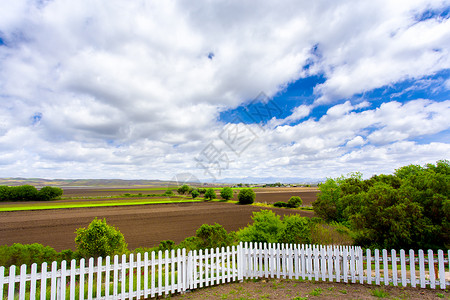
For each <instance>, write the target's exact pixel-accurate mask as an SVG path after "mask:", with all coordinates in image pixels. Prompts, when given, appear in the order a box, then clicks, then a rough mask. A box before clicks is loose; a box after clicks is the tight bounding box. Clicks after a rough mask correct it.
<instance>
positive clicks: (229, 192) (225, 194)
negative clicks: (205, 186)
mask: <svg viewBox="0 0 450 300" xmlns="http://www.w3.org/2000/svg"><path fill="white" fill-rule="evenodd" d="M220 197H222V198H223V199H225V200H230V199H231V198H233V189H232V188H230V187H228V186H226V187H224V188H223V189H222V190H221V191H220Z"/></svg>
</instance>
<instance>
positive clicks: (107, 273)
mask: <svg viewBox="0 0 450 300" xmlns="http://www.w3.org/2000/svg"><path fill="white" fill-rule="evenodd" d="M70 268H71V269H70V275H71V277H70V278H72V265H71V267H70ZM74 275H75V273H74ZM70 280H71V281H70V284H72V279H70ZM110 282H111V257H110V256H107V257H106V259H105V298H106V299H108V298H109V286H110ZM71 289H72V288H71ZM70 292H71V293H72V290H71V291H70ZM70 297H71V298H70V299H73V298H72V296H70Z"/></svg>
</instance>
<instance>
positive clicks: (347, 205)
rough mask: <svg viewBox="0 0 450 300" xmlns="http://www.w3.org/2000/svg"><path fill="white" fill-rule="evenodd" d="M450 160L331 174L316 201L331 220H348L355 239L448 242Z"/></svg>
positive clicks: (411, 244)
mask: <svg viewBox="0 0 450 300" xmlns="http://www.w3.org/2000/svg"><path fill="white" fill-rule="evenodd" d="M449 182H450V165H449V161H448V160H440V161H438V162H436V164H427V165H426V166H424V167H421V166H418V165H409V166H404V167H401V168H399V169H397V170H396V171H395V173H394V174H393V175H383V174H381V175H375V176H373V177H372V178H370V179H368V180H362V179H361V176H360V175H359V174H357V173H356V174H355V173H354V174H351V175H349V176H348V177H343V176H341V177H340V178H337V179H328V180H327V181H326V182H325V183H323V184H321V185H320V191H321V193H320V194H319V196H318V199H317V200H316V201H315V202H314V203H313V207H314V211H315V213H316V215H318V216H319V217H321V218H323V219H324V220H326V221H328V222H347V223H349V224H350V225H351V227H352V229H353V230H354V231H356V232H357V235H356V243H357V244H358V245H361V246H366V247H380V248H405V249H407V248H414V249H418V248H424V249H427V248H431V249H438V248H448V247H449V246H450V188H449V187H450V184H449Z"/></svg>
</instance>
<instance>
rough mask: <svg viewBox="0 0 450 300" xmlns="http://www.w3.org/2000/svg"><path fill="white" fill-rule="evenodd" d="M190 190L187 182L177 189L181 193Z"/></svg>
mask: <svg viewBox="0 0 450 300" xmlns="http://www.w3.org/2000/svg"><path fill="white" fill-rule="evenodd" d="M188 192H189V186H188V185H187V184H183V185H182V186H180V187H179V188H178V189H177V193H178V194H180V195H184V194H187V193H188Z"/></svg>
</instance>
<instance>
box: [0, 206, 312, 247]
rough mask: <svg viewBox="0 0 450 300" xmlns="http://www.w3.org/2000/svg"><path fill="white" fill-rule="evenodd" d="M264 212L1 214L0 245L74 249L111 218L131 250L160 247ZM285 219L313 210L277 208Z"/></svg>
mask: <svg viewBox="0 0 450 300" xmlns="http://www.w3.org/2000/svg"><path fill="white" fill-rule="evenodd" d="M260 209H261V208H260V207H255V206H241V205H235V204H230V203H218V202H211V203H209V202H201V203H190V204H189V203H184V204H153V205H139V206H122V207H100V208H73V209H58V210H40V211H39V210H38V211H18V212H0V245H4V244H7V245H11V244H13V243H22V244H31V243H40V244H43V245H48V246H51V247H53V248H55V249H56V250H57V251H60V250H63V249H73V250H75V242H74V239H75V230H76V229H77V228H80V227H86V226H88V225H89V223H90V222H91V221H92V220H93V219H94V218H95V217H98V218H106V221H107V223H108V224H110V225H114V226H116V227H117V228H119V230H120V231H121V232H122V233H123V234H124V236H125V240H126V241H127V242H128V248H129V249H135V248H137V247H152V246H156V245H157V244H158V243H159V242H160V241H162V240H174V241H175V242H176V243H179V242H181V241H182V240H183V239H185V238H186V237H188V236H193V235H195V231H196V230H197V229H198V228H199V227H200V226H201V225H202V224H204V223H208V224H213V223H214V222H217V223H219V224H221V225H223V226H224V227H225V229H226V230H228V231H230V230H237V229H239V228H242V227H245V226H246V225H247V224H248V223H250V222H251V218H250V217H251V215H252V212H254V211H259V210H260ZM272 210H273V211H274V212H276V213H277V214H280V215H286V214H293V213H298V214H300V215H302V216H307V217H311V216H313V212H311V211H293V210H287V209H277V208H272Z"/></svg>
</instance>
